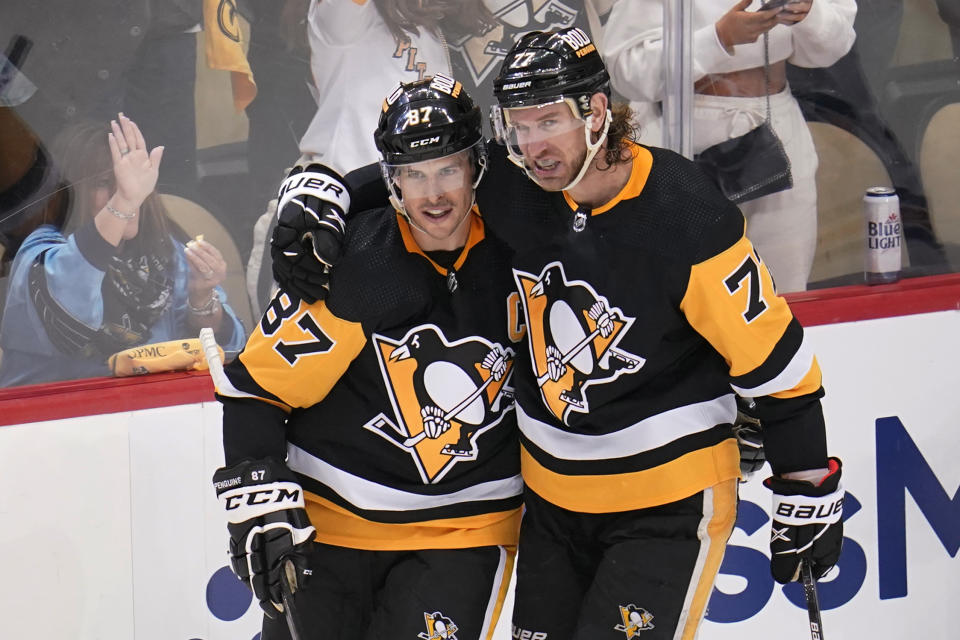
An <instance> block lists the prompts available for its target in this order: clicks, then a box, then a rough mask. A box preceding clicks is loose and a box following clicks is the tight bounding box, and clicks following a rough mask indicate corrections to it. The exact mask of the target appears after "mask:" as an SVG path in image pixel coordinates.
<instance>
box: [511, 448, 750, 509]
mask: <svg viewBox="0 0 960 640" xmlns="http://www.w3.org/2000/svg"><path fill="white" fill-rule="evenodd" d="M520 469H521V472H522V475H523V480H524V482H526V484H527V486H528V487H530V489H532V490H533V491H534V493H536V494H537V495H539V496H540V497H542V498H543V499H545V500H547V501H548V502H550V503H552V504H555V505H557V506H558V507H562V508H564V509H569V510H570V511H577V512H580V513H611V512H615V511H632V510H634V509H646V508H647V507H655V506H657V505H661V504H666V503H668V502H675V501H677V500H681V499H683V498H686V497H689V496H692V495H693V494H695V493H697V492H698V491H702V490H703V489H705V488H707V487H712V486H713V485H715V484H719V483H720V482H723V481H725V480H731V479H734V478H739V477H740V451H739V449H738V448H737V441H736V440H734V439H733V438H729V439H727V440H724V441H723V442H720V443H718V444H716V445H713V446H712V447H706V448H704V449H698V450H696V451H691V452H690V453H687V454H684V455H682V456H680V457H678V458H675V459H673V460H670V461H669V462H665V463H663V464H661V465H658V466H656V467H651V468H650V469H644V470H642V471H633V472H629V473H617V474H609V475H576V476H568V475H563V474H559V473H556V472H554V471H551V470H550V469H547V468H546V467H544V466H543V465H541V464H540V463H539V462H537V460H536V459H535V458H534V457H533V456H532V455H530V453H529V452H528V451H527V450H526V448H524V447H523V446H521V447H520ZM638 487H640V489H639V490H638Z"/></svg>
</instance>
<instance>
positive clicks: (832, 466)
mask: <svg viewBox="0 0 960 640" xmlns="http://www.w3.org/2000/svg"><path fill="white" fill-rule="evenodd" d="M840 468H841V464H840V460H839V459H837V458H830V460H829V470H828V473H827V475H826V476H824V477H823V479H821V480H820V482H819V484H813V483H812V482H807V481H805V480H787V479H785V478H781V477H778V476H771V477H769V478H767V479H766V480H764V481H763V484H764V485H766V486H767V488H769V489H770V490H771V491H773V529H772V531H771V534H770V572H771V573H772V574H773V578H774V580H776V581H777V582H779V583H781V584H786V583H788V582H793V581H795V580H797V579H798V577H799V576H800V561H801V560H803V559H809V560H810V561H811V564H812V569H813V576H814V579H819V578H822V577H823V576H824V575H825V574H826V573H827V571H829V570H830V569H831V568H833V565H835V564H837V560H838V559H839V558H840V547H841V545H842V543H843V495H844V491H843V487H842V486H841V484H840Z"/></svg>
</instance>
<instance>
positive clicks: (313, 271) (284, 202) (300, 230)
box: [270, 164, 350, 303]
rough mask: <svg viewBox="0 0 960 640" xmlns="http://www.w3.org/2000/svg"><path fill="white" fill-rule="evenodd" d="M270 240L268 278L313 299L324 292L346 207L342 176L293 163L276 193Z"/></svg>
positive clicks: (339, 246)
mask: <svg viewBox="0 0 960 640" xmlns="http://www.w3.org/2000/svg"><path fill="white" fill-rule="evenodd" d="M277 200H278V202H277V226H276V227H275V228H274V230H273V237H272V238H271V241H270V255H271V257H272V258H273V277H274V279H275V280H276V281H277V283H278V284H279V285H280V287H281V288H282V289H284V290H285V291H288V292H290V293H292V294H293V295H295V296H297V297H299V298H302V299H303V300H306V301H307V302H310V303H313V302H316V301H317V300H323V299H325V298H326V297H327V290H328V286H329V279H330V278H329V274H330V268H331V267H333V265H335V264H336V263H337V260H338V259H339V258H340V252H341V249H342V247H343V241H344V233H345V231H346V215H347V213H348V212H349V211H350V191H349V189H348V188H347V186H346V183H345V182H344V180H343V178H342V177H341V176H340V174H338V173H337V172H336V171H334V170H333V169H330V168H329V167H325V166H324V165H322V164H311V165H308V166H307V167H306V168H303V167H294V168H293V169H292V170H291V171H290V174H289V175H288V176H287V177H286V179H284V181H283V183H282V184H281V185H280V192H279V194H277Z"/></svg>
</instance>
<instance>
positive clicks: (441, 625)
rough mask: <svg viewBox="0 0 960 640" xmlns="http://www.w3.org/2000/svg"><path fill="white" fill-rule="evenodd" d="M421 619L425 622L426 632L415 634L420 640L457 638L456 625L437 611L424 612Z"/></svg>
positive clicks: (453, 639) (451, 639)
mask: <svg viewBox="0 0 960 640" xmlns="http://www.w3.org/2000/svg"><path fill="white" fill-rule="evenodd" d="M423 621H424V622H425V623H426V624H427V632H426V633H418V634H417V637H418V638H420V640H457V635H456V634H457V631H459V629H458V628H457V625H456V624H455V623H454V622H453V620H451V619H450V618H448V617H446V616H444V615H443V614H442V613H440V612H439V611H434V612H433V613H426V612H425V613H424V614H423Z"/></svg>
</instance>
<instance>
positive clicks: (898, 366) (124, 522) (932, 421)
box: [0, 311, 960, 640]
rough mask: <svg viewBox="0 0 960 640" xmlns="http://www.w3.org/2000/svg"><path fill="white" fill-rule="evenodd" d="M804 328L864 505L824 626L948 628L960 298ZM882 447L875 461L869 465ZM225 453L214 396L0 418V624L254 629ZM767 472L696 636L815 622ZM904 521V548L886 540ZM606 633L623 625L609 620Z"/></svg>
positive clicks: (142, 635)
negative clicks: (231, 550) (236, 560)
mask: <svg viewBox="0 0 960 640" xmlns="http://www.w3.org/2000/svg"><path fill="white" fill-rule="evenodd" d="M808 335H809V337H810V339H811V340H813V342H814V345H815V346H816V351H817V354H818V358H819V360H820V364H821V366H822V368H823V370H824V374H825V378H824V386H825V388H826V390H827V394H828V395H827V397H826V398H825V399H824V409H825V412H826V415H827V424H828V430H829V437H830V446H831V452H832V453H834V454H835V455H839V456H840V457H842V458H843V460H844V463H845V468H844V483H845V486H846V488H847V490H848V491H849V493H850V495H851V496H852V497H853V500H848V503H847V511H848V513H849V512H850V511H851V510H852V506H853V505H854V504H855V503H859V505H860V508H859V511H857V512H856V513H854V514H853V515H852V516H850V519H849V520H848V521H847V523H846V535H847V537H848V538H849V540H850V541H852V542H848V544H847V546H846V550H845V554H844V558H843V560H842V562H841V571H837V572H835V574H836V575H834V576H832V580H831V581H829V582H824V583H822V584H821V597H822V599H823V601H824V605H825V606H830V603H831V602H836V601H838V600H842V601H845V602H844V604H842V606H840V607H838V608H833V609H830V610H827V611H825V612H824V616H823V618H824V626H825V636H826V637H827V638H829V639H830V640H842V639H850V640H854V639H856V640H859V639H861V638H873V639H885V638H901V637H903V636H904V635H908V634H909V636H911V637H916V638H930V639H935V640H939V639H944V640H946V639H948V638H953V637H956V630H955V623H954V620H953V616H952V615H951V613H952V610H951V609H952V607H951V605H952V604H953V603H954V602H956V601H957V600H958V599H960V561H958V559H957V558H956V547H957V546H958V545H960V499H955V497H956V496H957V495H960V494H958V491H957V489H958V486H960V466H958V465H957V464H956V462H955V461H956V459H957V458H958V454H960V431H958V429H957V422H958V420H960V418H958V416H960V387H958V384H957V383H958V380H960V376H958V375H957V372H956V369H957V366H958V365H957V364H955V363H960V312H954V311H950V312H940V313H932V314H924V315H916V316H905V317H896V318H887V319H882V320H871V321H866V322H859V323H850V324H840V325H827V326H818V327H812V328H810V329H808ZM894 418H895V419H894ZM878 419H880V420H881V423H880V424H881V428H880V432H881V433H882V435H881V436H880V437H879V440H878V427H877V421H878ZM898 425H902V427H900V426H898ZM910 441H912V443H913V445H915V448H911V446H910V445H909V442H910ZM878 442H880V443H881V444H880V446H878ZM878 459H879V460H880V462H881V464H884V465H886V466H884V467H883V468H882V469H880V471H879V472H878V469H877V464H878ZM891 461H895V462H896V464H891ZM220 464H222V452H221V450H220V406H219V405H218V404H216V403H204V404H196V405H185V406H180V407H167V408H161V409H151V410H145V411H137V412H128V413H118V414H110V415H105V416H90V417H85V418H76V419H72V420H58V421H50V422H44V423H35V424H32V425H25V426H16V427H2V428H0V478H2V479H3V491H2V492H0V516H2V519H3V523H4V526H3V527H2V528H0V561H2V566H3V567H4V572H3V573H4V575H5V576H6V577H7V579H5V580H0V637H3V638H7V637H9V638H31V639H37V640H45V639H48V638H49V639H50V640H54V639H56V640H60V639H63V638H71V639H74V638H76V639H78V640H85V639H91V640H92V639H94V638H96V639H98V640H101V639H102V640H114V639H115V640H130V639H131V638H134V639H136V640H248V639H249V640H253V638H255V637H256V635H257V633H258V629H259V614H258V613H257V607H256V606H254V605H252V603H251V602H250V599H249V596H248V595H246V594H245V592H243V591H242V590H240V591H238V590H236V586H237V583H236V581H231V580H230V579H229V577H226V578H225V577H224V573H223V567H225V565H226V553H225V549H226V532H225V527H224V524H223V519H222V516H221V514H220V511H219V506H218V505H217V502H216V499H215V498H214V496H213V490H212V488H211V486H210V477H211V475H212V473H213V470H214V469H215V468H216V467H217V466H219V465H220ZM762 473H763V472H761V474H762ZM760 477H761V476H760V475H758V476H757V477H756V478H755V479H754V480H753V481H752V482H750V483H748V484H746V485H742V487H741V498H742V502H741V518H742V519H744V520H747V521H749V522H746V524H747V525H748V526H750V527H751V528H754V529H755V530H754V532H753V534H752V535H747V534H746V533H745V532H744V531H743V530H741V529H738V530H737V531H736V532H735V533H734V536H733V538H732V539H731V545H732V546H731V547H730V550H729V553H728V559H727V561H726V562H725V565H724V570H729V571H731V572H732V573H736V574H743V575H746V576H747V577H746V578H744V577H740V576H737V575H732V574H731V575H727V574H724V573H722V574H721V576H720V578H719V580H718V588H719V589H721V590H722V591H723V592H724V593H725V594H728V595H727V599H726V602H722V601H720V600H714V601H713V603H712V606H711V609H710V612H709V613H708V616H709V617H710V618H714V619H716V618H726V619H738V621H737V622H735V623H721V622H716V621H710V620H708V621H707V622H705V623H704V625H703V627H702V628H701V633H700V638H701V639H702V640H727V639H729V640H734V639H735V640H744V638H777V639H778V640H793V639H796V640H806V639H807V638H809V637H810V635H809V633H808V632H807V630H806V612H805V610H804V609H802V608H799V607H797V606H796V605H794V604H792V603H791V602H790V601H789V600H788V599H787V597H786V596H785V595H784V593H783V591H782V589H781V587H780V586H779V585H777V586H773V585H772V584H770V579H769V578H768V573H767V572H766V560H765V558H763V557H761V556H760V555H759V554H764V555H766V549H765V547H766V540H767V536H768V531H769V522H768V520H767V513H768V512H769V503H770V499H769V495H768V493H767V492H766V490H765V489H763V487H762V486H761V485H760V482H759V480H760ZM890 478H893V479H894V480H893V481H891V480H890ZM897 478H906V480H905V481H904V482H905V483H907V484H910V486H911V491H912V492H914V493H916V494H917V495H918V496H919V498H916V499H915V498H914V497H913V493H907V494H906V498H905V500H904V501H903V505H904V506H902V507H899V510H898V508H897V506H898V505H897V501H896V500H897V499H896V496H897V495H898V494H899V495H901V496H902V495H903V491H902V490H900V491H897V490H896V489H897V487H898V486H900V485H898V484H897ZM878 479H879V480H883V481H882V482H880V483H879V484H878ZM924 483H925V484H924ZM890 487H893V489H891V488H890ZM901 489H902V487H901ZM878 491H880V492H881V494H880V495H882V496H883V498H884V502H883V506H882V507H881V508H880V509H879V513H878V507H877V498H878ZM918 503H922V504H924V505H926V506H925V507H924V508H923V509H921V507H919V506H918ZM891 505H892V506H891ZM898 513H899V515H898ZM881 517H882V518H883V522H884V523H885V525H887V528H886V529H885V530H884V532H883V533H880V532H879V530H878V518H881ZM931 519H932V520H934V521H935V523H936V524H935V525H934V524H931V522H930V520H931ZM898 522H903V523H905V524H904V525H903V526H900V527H899V530H900V532H901V535H902V536H903V537H904V538H905V545H906V546H905V548H906V550H907V552H906V554H905V555H904V554H898V553H896V550H897V545H896V544H895V543H891V542H890V541H891V540H894V541H895V540H896V538H897V536H896V530H897V528H898V527H896V526H890V525H891V524H893V525H896V524H897V523H898ZM758 523H760V524H758ZM941 538H943V539H944V540H945V541H946V543H944V542H941ZM881 542H883V543H884V544H885V546H883V548H884V549H885V551H884V552H883V553H881V546H882V545H881ZM945 544H946V545H947V546H948V547H950V548H949V549H948V548H945ZM891 550H893V551H891ZM734 556H736V557H738V558H741V559H742V558H747V561H746V563H744V562H742V561H741V562H739V563H738V562H734V561H733V560H734ZM751 561H752V564H751ZM903 562H905V565H904V566H905V568H906V574H905V580H904V581H901V576H900V574H899V573H898V571H897V566H898V563H903ZM847 564H849V565H850V566H846V565H847ZM844 567H846V568H845V569H844ZM218 570H220V573H217V572H218ZM11 576H16V577H15V578H12V579H11ZM881 576H882V578H881ZM904 586H905V587H906V595H902V594H901V593H899V591H901V590H902V587H904ZM744 589H746V591H744ZM881 590H883V592H884V597H883V598H881ZM751 594H759V595H760V600H757V599H756V598H751ZM767 597H768V598H769V599H768V600H767V601H766V604H765V605H764V604H763V601H764V598H767ZM617 604H618V603H612V607H614V608H615V607H616V606H617ZM620 604H624V605H626V604H629V603H620ZM633 604H636V605H638V606H643V603H642V602H636V603H633ZM508 610H509V608H508ZM508 610H507V611H505V617H509V612H508ZM215 613H216V614H217V615H215ZM655 613H656V612H654V614H655ZM654 622H655V621H654ZM615 623H616V621H614V622H612V623H611V627H612V626H613V624H615ZM508 629H509V625H507V624H505V623H504V621H501V625H500V627H498V631H497V634H496V636H495V638H496V640H507V639H508V638H510V634H509V632H508ZM609 637H610V640H617V639H618V638H624V637H625V636H624V634H623V633H622V632H617V631H615V630H613V629H612V628H611V634H610V636H609ZM638 637H639V638H640V640H642V636H638ZM411 640H413V639H411ZM598 640H603V639H602V638H600V639H598Z"/></svg>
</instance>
